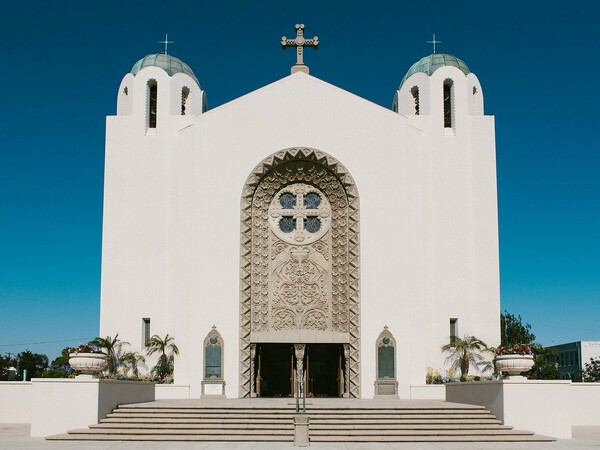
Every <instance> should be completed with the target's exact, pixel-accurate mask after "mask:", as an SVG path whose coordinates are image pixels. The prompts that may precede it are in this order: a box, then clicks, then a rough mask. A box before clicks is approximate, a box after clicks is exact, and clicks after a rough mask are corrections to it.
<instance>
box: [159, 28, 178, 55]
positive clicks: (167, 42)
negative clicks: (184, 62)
mask: <svg viewBox="0 0 600 450" xmlns="http://www.w3.org/2000/svg"><path fill="white" fill-rule="evenodd" d="M158 43H159V44H165V55H167V54H168V53H167V50H168V47H169V44H174V43H175V42H173V41H170V40H169V33H166V34H165V40H164V41H158Z"/></svg>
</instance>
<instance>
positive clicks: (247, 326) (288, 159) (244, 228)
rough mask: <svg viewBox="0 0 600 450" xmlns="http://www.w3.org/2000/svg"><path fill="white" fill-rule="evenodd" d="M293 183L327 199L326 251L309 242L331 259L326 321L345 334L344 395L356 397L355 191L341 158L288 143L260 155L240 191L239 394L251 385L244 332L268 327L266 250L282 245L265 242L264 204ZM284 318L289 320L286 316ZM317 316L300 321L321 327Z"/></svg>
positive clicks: (268, 252) (357, 275) (266, 219)
mask: <svg viewBox="0 0 600 450" xmlns="http://www.w3.org/2000/svg"><path fill="white" fill-rule="evenodd" d="M293 183H305V184H307V185H314V186H315V187H318V189H320V190H321V191H323V192H324V193H325V195H326V196H327V197H328V200H329V202H330V203H331V209H332V211H333V213H332V218H331V229H330V230H329V231H328V232H327V235H330V238H331V242H332V245H331V254H330V255H329V254H328V253H327V252H328V250H327V247H329V246H328V245H327V246H325V245H321V244H320V241H317V242H315V243H313V244H312V247H313V248H314V249H316V251H317V252H319V253H321V254H322V255H323V257H324V258H325V257H326V258H330V259H331V264H332V266H331V267H332V271H333V272H335V274H336V276H335V277H332V280H331V309H332V310H331V327H332V329H334V330H339V331H345V332H348V334H349V346H348V347H349V348H348V353H349V368H348V371H349V391H350V397H356V398H359V397H360V267H359V263H360V260H359V198H358V191H357V188H356V184H355V183H354V180H353V179H352V176H351V175H350V173H349V172H348V171H347V170H346V168H345V167H344V166H343V165H342V164H341V163H339V162H338V161H337V160H336V159H335V158H333V157H331V156H329V155H328V154H326V153H324V152H321V151H318V150H314V149H311V148H289V149H285V150H282V151H279V152H277V153H274V154H272V155H271V156H269V157H267V158H265V159H264V160H263V161H262V162H261V163H260V164H258V165H257V166H256V167H255V168H254V170H253V171H252V173H251V174H250V175H249V176H248V179H247V180H246V184H245V185H244V188H243V191H242V199H241V243H240V388H239V396H240V397H241V398H243V397H249V396H250V391H251V344H250V333H251V331H252V330H253V329H254V330H256V331H259V330H261V329H267V328H268V327H269V315H270V313H269V305H268V303H265V286H267V287H268V283H269V270H268V267H269V259H270V257H269V255H271V254H276V253H277V251H279V252H281V251H282V250H283V246H282V245H281V244H280V243H279V242H281V241H279V242H273V243H272V245H269V242H270V233H271V234H272V231H271V229H270V225H269V205H270V204H271V201H272V199H273V196H274V195H275V194H276V193H277V192H279V191H280V190H281V189H282V188H283V187H285V186H287V185H291V184H293ZM336 185H337V188H336ZM340 186H341V189H340V188H339V187H340ZM336 204H337V205H338V206H336ZM342 204H343V205H345V207H344V208H345V212H344V214H339V215H337V216H336V214H335V211H336V208H339V207H340V206H339V205H342ZM319 245H321V247H319ZM253 248H255V251H254V252H253ZM255 253H257V254H256V257H254V256H255ZM266 292H268V291H266ZM287 320H289V321H290V322H291V320H292V318H291V317H290V318H288V319H287ZM294 320H295V319H294ZM322 320H323V319H322V318H320V317H319V316H318V314H317V313H312V312H311V313H310V314H308V315H307V316H306V322H305V323H306V324H308V328H313V327H314V328H321V327H322V326H323V325H322V323H323V322H322Z"/></svg>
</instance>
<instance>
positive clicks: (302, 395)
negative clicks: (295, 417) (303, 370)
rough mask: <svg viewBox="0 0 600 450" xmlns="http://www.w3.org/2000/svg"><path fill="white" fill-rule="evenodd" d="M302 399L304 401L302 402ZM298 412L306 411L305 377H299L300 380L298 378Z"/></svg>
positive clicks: (303, 412)
mask: <svg viewBox="0 0 600 450" xmlns="http://www.w3.org/2000/svg"><path fill="white" fill-rule="evenodd" d="M300 399H302V403H300ZM296 412H297V413H302V414H305V413H306V392H305V391H304V377H299V380H296Z"/></svg>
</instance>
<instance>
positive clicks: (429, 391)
mask: <svg viewBox="0 0 600 450" xmlns="http://www.w3.org/2000/svg"><path fill="white" fill-rule="evenodd" d="M410 398H411V400H442V401H444V400H446V386H445V385H443V384H411V385H410Z"/></svg>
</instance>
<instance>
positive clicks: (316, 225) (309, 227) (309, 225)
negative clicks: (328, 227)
mask: <svg viewBox="0 0 600 450" xmlns="http://www.w3.org/2000/svg"><path fill="white" fill-rule="evenodd" d="M304 229H305V230H306V231H308V232H309V233H316V232H317V231H319V230H320V229H321V220H320V219H319V218H318V217H307V218H306V219H304Z"/></svg>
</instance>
